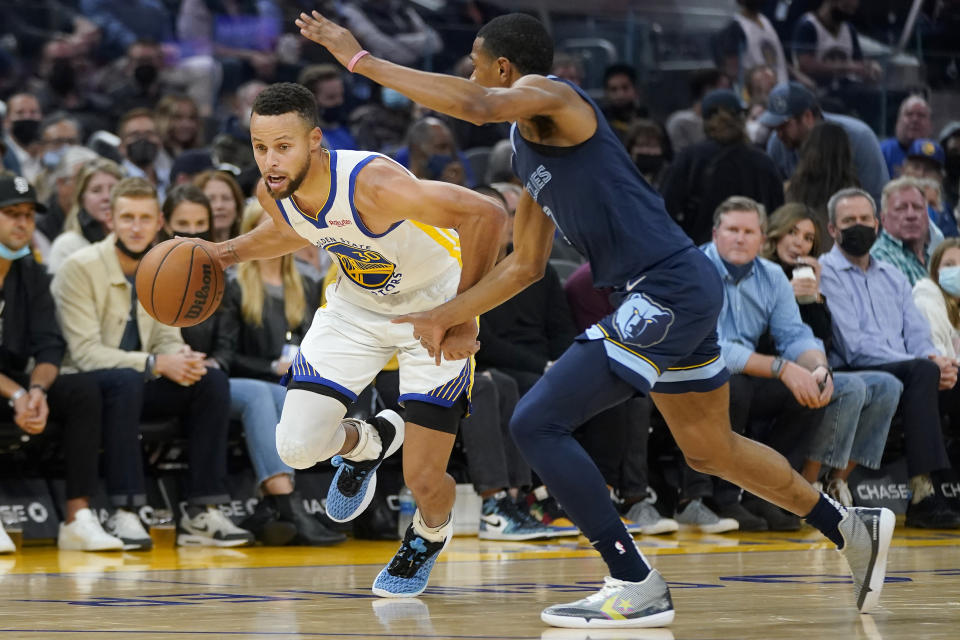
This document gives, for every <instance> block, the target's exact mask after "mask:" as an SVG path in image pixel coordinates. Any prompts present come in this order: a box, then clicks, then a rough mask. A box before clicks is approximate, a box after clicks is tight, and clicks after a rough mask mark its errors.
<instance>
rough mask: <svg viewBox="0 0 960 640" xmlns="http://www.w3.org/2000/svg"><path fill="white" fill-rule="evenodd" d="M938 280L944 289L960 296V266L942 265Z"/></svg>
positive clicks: (957, 296) (956, 296) (955, 295)
mask: <svg viewBox="0 0 960 640" xmlns="http://www.w3.org/2000/svg"><path fill="white" fill-rule="evenodd" d="M938 280H939V281H940V287H941V288H942V289H943V290H944V291H946V292H947V293H949V294H950V295H952V296H953V297H954V298H960V267H941V268H940V275H939V276H938Z"/></svg>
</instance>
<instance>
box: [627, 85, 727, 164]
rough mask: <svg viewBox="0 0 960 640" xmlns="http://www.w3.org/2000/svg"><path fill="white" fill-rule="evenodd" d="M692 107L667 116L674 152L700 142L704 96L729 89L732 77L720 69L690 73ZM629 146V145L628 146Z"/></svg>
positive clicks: (702, 135) (702, 136)
mask: <svg viewBox="0 0 960 640" xmlns="http://www.w3.org/2000/svg"><path fill="white" fill-rule="evenodd" d="M689 86H690V100H691V104H690V107H689V108H687V109H681V110H680V111H675V112H674V113H672V114H671V115H670V117H669V118H667V135H668V136H670V145H671V146H672V147H673V151H674V153H680V152H681V151H683V150H684V149H686V148H687V147H689V146H690V145H692V144H694V143H696V142H700V141H701V140H703V138H704V134H703V111H702V109H701V104H700V103H701V101H702V100H703V96H705V95H707V94H708V93H710V92H711V91H714V90H715V89H728V88H729V87H730V79H729V78H728V77H727V76H726V75H724V74H723V72H722V71H720V70H719V69H699V70H697V71H694V72H693V73H692V74H691V75H690V83H689ZM628 148H629V146H628Z"/></svg>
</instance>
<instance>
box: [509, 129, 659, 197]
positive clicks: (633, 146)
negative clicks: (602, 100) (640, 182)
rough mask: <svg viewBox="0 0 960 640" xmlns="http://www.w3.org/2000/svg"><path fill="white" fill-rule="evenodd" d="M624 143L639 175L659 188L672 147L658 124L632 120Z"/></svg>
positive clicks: (655, 187)
mask: <svg viewBox="0 0 960 640" xmlns="http://www.w3.org/2000/svg"><path fill="white" fill-rule="evenodd" d="M507 144H508V145H509V141H507ZM624 144H625V145H626V147H627V152H628V153H629V154H630V157H631V158H633V164H634V165H636V167H637V171H639V172H640V175H642V176H643V177H644V179H645V180H646V181H647V182H649V183H650V186H652V187H653V188H654V189H659V188H660V183H661V181H662V180H663V176H664V174H665V173H666V169H667V166H668V165H669V164H670V161H671V160H672V159H673V148H672V146H671V144H670V141H669V140H668V139H667V136H666V134H664V132H663V129H662V128H661V127H660V125H658V124H657V123H656V122H654V121H653V120H647V119H646V118H640V119H637V120H634V121H633V124H632V125H630V130H629V131H627V136H626V139H625V140H624Z"/></svg>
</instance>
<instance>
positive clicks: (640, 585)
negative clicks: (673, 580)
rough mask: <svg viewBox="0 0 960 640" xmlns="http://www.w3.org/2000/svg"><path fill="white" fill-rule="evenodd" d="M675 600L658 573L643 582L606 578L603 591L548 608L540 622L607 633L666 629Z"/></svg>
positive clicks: (654, 572) (651, 573)
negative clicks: (617, 630) (612, 630)
mask: <svg viewBox="0 0 960 640" xmlns="http://www.w3.org/2000/svg"><path fill="white" fill-rule="evenodd" d="M673 615H674V611H673V600H671V599H670V590H669V589H668V588H667V583H666V582H665V581H664V579H663V576H661V575H660V572H659V571H657V570H656V569H653V570H651V571H650V575H648V576H647V577H646V579H644V580H643V581H642V582H626V581H624V580H617V579H615V578H611V577H609V576H607V577H606V578H604V579H603V587H602V588H601V589H600V591H598V592H596V593H594V594H593V595H589V596H587V597H586V598H584V599H583V600H577V601H576V602H569V603H567V604H557V605H554V606H552V607H547V608H546V609H544V610H543V612H542V613H541V614H540V619H541V620H543V621H544V622H546V623H547V624H549V625H553V626H554V627H567V628H573V629H605V628H613V627H627V628H629V627H664V626H666V625H668V624H670V623H671V622H673Z"/></svg>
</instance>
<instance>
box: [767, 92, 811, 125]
mask: <svg viewBox="0 0 960 640" xmlns="http://www.w3.org/2000/svg"><path fill="white" fill-rule="evenodd" d="M816 104H817V98H816V96H814V95H813V93H812V92H811V91H810V90H809V89H807V88H806V87H805V86H803V85H802V84H800V83H799V82H788V83H786V82H785V83H783V84H778V85H777V86H775V87H774V88H773V90H772V91H771V92H770V97H769V99H768V100H767V110H766V111H764V112H763V114H762V115H761V116H760V124H762V125H763V126H765V127H767V128H769V129H776V128H777V127H779V126H780V125H782V124H783V123H784V122H786V121H787V120H789V119H790V118H796V117H797V116H799V115H800V114H801V113H803V112H804V111H806V110H807V109H810V108H812V107H814V106H816Z"/></svg>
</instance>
